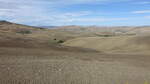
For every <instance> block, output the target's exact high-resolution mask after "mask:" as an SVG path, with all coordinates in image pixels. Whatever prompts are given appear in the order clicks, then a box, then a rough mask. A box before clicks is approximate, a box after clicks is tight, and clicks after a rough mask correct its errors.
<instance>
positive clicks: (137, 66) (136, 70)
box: [0, 48, 150, 84]
mask: <svg viewBox="0 0 150 84" xmlns="http://www.w3.org/2000/svg"><path fill="white" fill-rule="evenodd" d="M149 61H150V56H148V55H140V54H137V55H136V54H106V53H102V52H94V51H84V52H79V51H77V50H70V51H69V49H68V50H61V49H58V50H57V49H31V48H30V49H29V48H0V84H126V83H128V84H144V82H146V81H147V82H150V66H149V65H150V62H149Z"/></svg>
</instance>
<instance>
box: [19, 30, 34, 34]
mask: <svg viewBox="0 0 150 84" xmlns="http://www.w3.org/2000/svg"><path fill="white" fill-rule="evenodd" d="M17 33H21V34H31V33H32V31H30V30H19V31H18V32H17Z"/></svg>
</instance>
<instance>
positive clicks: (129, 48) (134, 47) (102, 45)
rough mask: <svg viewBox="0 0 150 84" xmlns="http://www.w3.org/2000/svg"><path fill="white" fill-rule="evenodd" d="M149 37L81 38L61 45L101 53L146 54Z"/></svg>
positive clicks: (148, 46) (148, 47)
mask: <svg viewBox="0 0 150 84" xmlns="http://www.w3.org/2000/svg"><path fill="white" fill-rule="evenodd" d="M149 39H150V36H116V37H83V38H76V39H72V40H68V41H66V42H65V43H64V44H63V45H66V46H74V47H83V48H91V49H95V50H98V51H103V52H136V53H138V52H139V53H147V52H148V51H149V50H150V44H149V42H150V40H149Z"/></svg>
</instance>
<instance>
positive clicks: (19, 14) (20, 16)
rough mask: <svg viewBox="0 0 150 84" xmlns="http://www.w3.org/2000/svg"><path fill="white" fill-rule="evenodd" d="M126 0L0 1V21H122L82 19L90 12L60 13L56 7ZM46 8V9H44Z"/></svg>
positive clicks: (27, 22)
mask: <svg viewBox="0 0 150 84" xmlns="http://www.w3.org/2000/svg"><path fill="white" fill-rule="evenodd" d="M119 1H128V0H0V19H6V20H10V21H12V22H17V23H25V24H29V23H34V25H39V24H41V25H42V24H43V25H50V24H54V25H57V24H60V25H63V24H66V23H68V24H69V23H71V22H87V21H88V22H90V21H93V22H101V21H113V20H123V19H121V18H83V17H82V16H87V15H90V14H93V13H92V12H91V11H75V12H61V11H58V10H55V8H56V7H60V6H63V5H71V4H85V3H94V4H100V3H109V2H119ZM45 6H48V8H45Z"/></svg>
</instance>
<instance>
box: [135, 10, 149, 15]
mask: <svg viewBox="0 0 150 84" xmlns="http://www.w3.org/2000/svg"><path fill="white" fill-rule="evenodd" d="M132 13H135V14H144V13H150V10H140V11H133V12H132Z"/></svg>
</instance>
